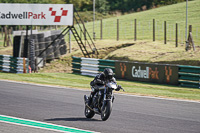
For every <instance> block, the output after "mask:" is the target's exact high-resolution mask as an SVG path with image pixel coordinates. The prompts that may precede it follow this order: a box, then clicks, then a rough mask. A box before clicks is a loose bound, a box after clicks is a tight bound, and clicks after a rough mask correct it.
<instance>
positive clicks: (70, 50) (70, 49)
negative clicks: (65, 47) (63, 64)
mask: <svg viewBox="0 0 200 133" xmlns="http://www.w3.org/2000/svg"><path fill="white" fill-rule="evenodd" d="M71 52H72V47H71V30H69V53H71Z"/></svg>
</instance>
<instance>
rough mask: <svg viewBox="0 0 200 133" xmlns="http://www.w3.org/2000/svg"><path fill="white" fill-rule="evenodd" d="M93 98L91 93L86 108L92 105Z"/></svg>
mask: <svg viewBox="0 0 200 133" xmlns="http://www.w3.org/2000/svg"><path fill="white" fill-rule="evenodd" d="M93 97H94V92H91V94H90V96H89V97H88V106H90V107H91V104H92V99H93Z"/></svg>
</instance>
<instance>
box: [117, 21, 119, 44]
mask: <svg viewBox="0 0 200 133" xmlns="http://www.w3.org/2000/svg"><path fill="white" fill-rule="evenodd" d="M117 41H119V19H117Z"/></svg>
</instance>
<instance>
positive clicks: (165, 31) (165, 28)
mask: <svg viewBox="0 0 200 133" xmlns="http://www.w3.org/2000/svg"><path fill="white" fill-rule="evenodd" d="M164 43H165V44H167V22H166V21H165V22H164Z"/></svg>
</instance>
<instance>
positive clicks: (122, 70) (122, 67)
mask: <svg viewBox="0 0 200 133" xmlns="http://www.w3.org/2000/svg"><path fill="white" fill-rule="evenodd" d="M120 70H121V72H122V78H124V77H125V72H126V64H125V63H120Z"/></svg>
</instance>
